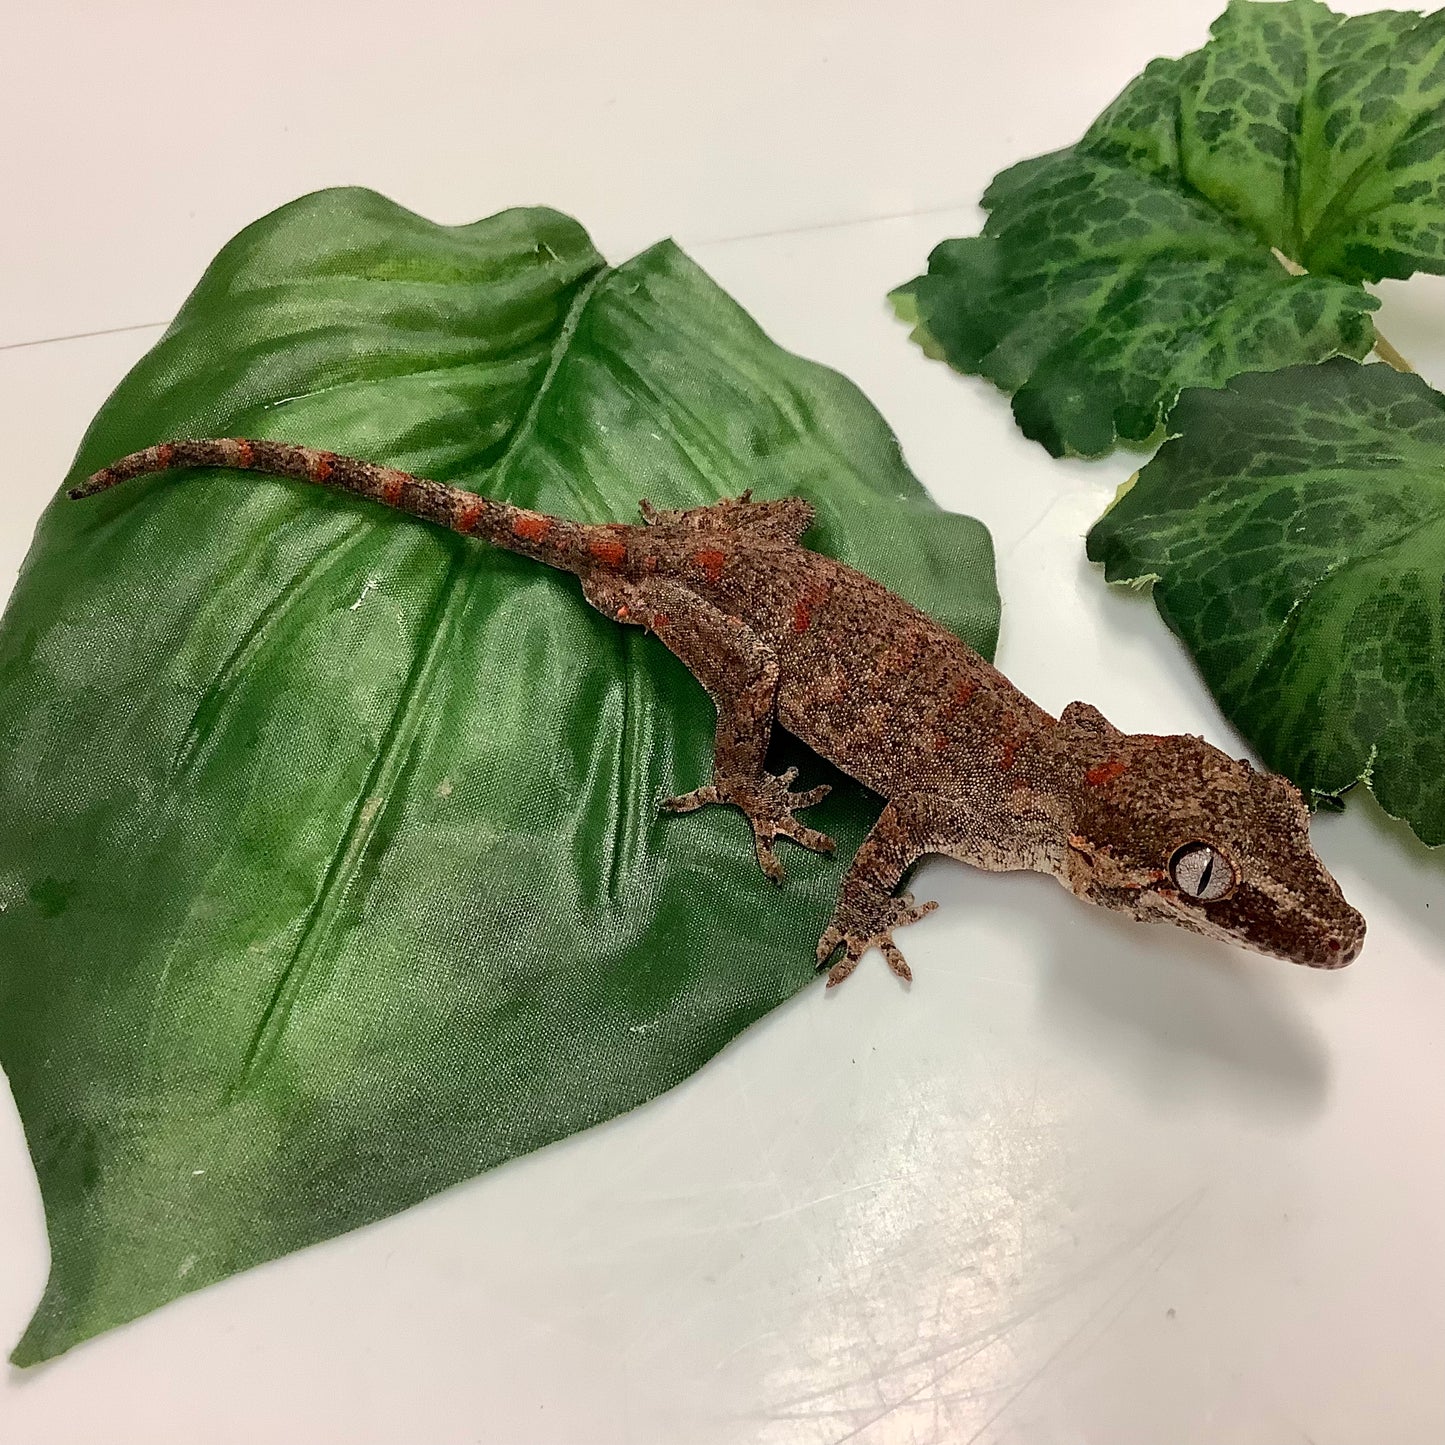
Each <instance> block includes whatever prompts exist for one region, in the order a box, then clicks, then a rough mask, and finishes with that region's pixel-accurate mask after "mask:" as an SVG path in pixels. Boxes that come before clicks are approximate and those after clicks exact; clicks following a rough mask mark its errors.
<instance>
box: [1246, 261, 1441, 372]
mask: <svg viewBox="0 0 1445 1445" xmlns="http://www.w3.org/2000/svg"><path fill="white" fill-rule="evenodd" d="M1269 249H1270V250H1271V252H1273V254H1274V259H1275V260H1276V261H1278V262H1279V264H1280V265H1281V266H1283V267H1284V269H1285V270H1286V271H1288V272H1289V274H1290V275H1291V276H1308V275H1309V272H1308V271H1306V270H1305V268H1304V267H1303V266H1301V265H1300V263H1299V262H1298V261H1295V260H1292V259H1291V258H1290V257H1288V256H1286V255H1285V253H1284V252H1283V251H1281V250H1280V249H1279V247H1278V246H1271V247H1270V248H1269ZM1375 355H1376V356H1378V357H1379V358H1380V360H1381V361H1383V362H1384V363H1385V365H1386V366H1393V367H1394V368H1395V370H1396V371H1408V372H1410V373H1412V374H1413V373H1414V370H1415V368H1414V367H1413V366H1411V365H1410V363H1409V362H1408V361H1406V360H1405V358H1404V357H1403V356H1401V355H1400V353H1399V352H1398V351H1396V350H1395V348H1394V346H1392V345H1391V344H1390V342H1389V341H1388V340H1386V338H1385V337H1384V336H1383V335H1381V333H1380V328H1379V327H1378V326H1376V327H1375Z"/></svg>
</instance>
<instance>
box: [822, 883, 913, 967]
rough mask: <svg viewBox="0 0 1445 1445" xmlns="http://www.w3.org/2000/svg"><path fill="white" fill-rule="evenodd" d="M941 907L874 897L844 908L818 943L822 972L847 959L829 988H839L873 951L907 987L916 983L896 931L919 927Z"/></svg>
mask: <svg viewBox="0 0 1445 1445" xmlns="http://www.w3.org/2000/svg"><path fill="white" fill-rule="evenodd" d="M937 907H938V904H937V903H935V902H933V901H931V900H930V901H929V902H927V903H916V902H914V899H913V895H912V894H911V893H904V894H902V895H900V896H898V897H896V898H895V897H892V896H881V897H880V896H877V895H875V896H872V897H863V898H855V899H854V900H852V901H851V902H849V903H846V904H840V905H839V908H838V911H837V913H835V914H834V915H833V918H832V920H831V921H830V922H829V924H828V926H827V928H825V929H824V930H823V936H822V937H821V938H820V939H819V940H818V966H819V967H820V968H821V967H822V966H823V965H824V964H826V963H827V962H828V960H829V959H830V958H832V956H833V955H834V953H836V952H837V951H838V949H839V948H842V949H843V957H842V958H841V959H840V960H839V961H838V962H837V963H836V964H835V965H834V966H833V969H832V971H831V972H830V973H829V974H828V987H829V988H835V987H836V986H837V985H838V984H840V983H842V982H843V980H844V979H845V978H847V977H848V976H849V974H851V973H852V972H853V970H854V969H856V968H857V967H858V964H859V961H860V960H861V959H862V957H863V955H864V954H865V953H867V952H868V950H869V949H870V948H876V949H877V950H878V951H879V952H880V953H881V954H882V955H883V959H884V962H886V963H887V965H888V967H889V968H890V969H891V970H892V971H893V972H894V973H895V974H896V975H897V976H898V977H899V978H901V979H903V980H904V982H906V983H911V982H912V981H913V970H912V969H911V968H909V966H908V960H907V959H905V958H904V957H903V951H902V950H901V949H900V948H899V947H898V945H897V944H896V943H895V942H894V941H893V930H894V929H895V928H902V927H904V926H905V925H907V924H909V923H917V922H918V920H919V919H920V918H925V917H927V916H928V914H930V913H932V912H933V911H934V909H935V908H937Z"/></svg>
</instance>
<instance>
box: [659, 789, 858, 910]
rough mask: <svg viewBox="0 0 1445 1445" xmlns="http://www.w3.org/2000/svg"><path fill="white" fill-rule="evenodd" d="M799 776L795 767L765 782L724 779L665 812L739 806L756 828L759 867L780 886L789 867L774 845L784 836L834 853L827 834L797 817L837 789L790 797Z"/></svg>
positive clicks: (666, 805) (670, 802) (672, 801)
mask: <svg viewBox="0 0 1445 1445" xmlns="http://www.w3.org/2000/svg"><path fill="white" fill-rule="evenodd" d="M797 776H798V770H797V768H789V769H788V770H787V772H785V773H782V774H781V775H778V776H774V775H773V774H772V773H764V774H763V775H762V777H761V778H732V779H723V780H719V781H717V782H713V783H709V784H708V786H707V787H705V788H694V789H693V790H692V792H690V793H683V794H681V795H680V796H678V797H676V798H668V799H666V800H665V801H664V802H663V804H662V809H663V811H664V812H665V813H692V812H696V811H697V809H699V808H705V807H708V806H709V805H711V804H713V803H723V804H727V805H729V806H731V807H734V808H737V809H738V810H739V811H740V812H742V813H743V815H744V816H745V817H746V818H747V820H748V822H749V823H750V824H751V825H752V829H753V848H754V851H755V852H756V853H757V857H758V866H759V867H760V868H761V869H762V870H763V872H764V873H765V874H767V876H768V877H769V878H771V879H772V881H773V882H774V883H781V882H782V881H783V865H782V864H781V863H780V862H779V861H778V855H777V854H776V853H774V852H773V844H774V843H775V842H776V841H777V840H778V839H779V838H787V839H789V840H790V841H792V842H794V843H796V844H797V845H798V846H799V847H800V848H808V849H811V850H812V851H813V852H814V853H831V852H832V851H833V846H834V845H833V840H832V839H831V838H830V837H829V836H828V835H827V834H826V833H820V832H819V831H818V830H817V829H816V828H808V827H805V826H804V825H803V824H802V823H800V822H799V821H798V820H797V818H795V817H794V816H793V814H794V813H795V812H796V811H797V810H799V809H801V808H811V807H812V806H813V805H814V804H815V803H821V802H822V801H823V799H824V798H826V797H827V796H828V794H829V793H830V792H831V791H832V788H831V786H830V785H829V784H827V783H820V784H819V785H818V786H817V787H816V788H808V789H806V790H804V791H803V792H800V793H790V792H789V791H788V789H789V787H790V786H791V785H792V782H793V779H794V778H796V777H797Z"/></svg>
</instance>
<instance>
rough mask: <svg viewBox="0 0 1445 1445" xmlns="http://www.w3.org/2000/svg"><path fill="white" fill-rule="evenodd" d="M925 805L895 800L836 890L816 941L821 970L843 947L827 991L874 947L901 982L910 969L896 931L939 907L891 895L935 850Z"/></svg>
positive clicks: (909, 977)
mask: <svg viewBox="0 0 1445 1445" xmlns="http://www.w3.org/2000/svg"><path fill="white" fill-rule="evenodd" d="M929 811H930V810H929V809H928V807H927V805H926V803H925V802H923V801H921V800H920V801H918V802H916V803H915V802H914V800H911V799H910V800H908V801H906V802H900V800H898V799H896V798H895V799H894V800H893V801H892V802H891V803H889V804H888V806H887V807H886V808H884V810H883V812H882V813H881V814H880V815H879V818H878V821H877V822H876V823H875V824H874V825H873V830H872V832H870V833H869V834H868V836H867V837H866V838H865V839H864V840H863V846H862V847H861V848H859V850H858V852H857V854H856V855H855V857H854V859H853V866H852V867H851V868H850V869H849V870H848V876H847V877H846V878H844V880H843V886H842V888H840V889H839V890H838V904H837V907H836V908H835V909H834V912H833V917H832V920H831V921H830V922H829V924H828V926H827V928H825V929H824V930H823V936H822V937H821V938H820V939H819V940H818V967H819V968H822V967H823V966H824V965H825V964H826V963H827V962H828V961H829V959H831V958H832V957H833V955H834V954H835V953H837V952H838V950H839V949H840V948H841V949H842V950H843V956H842V958H840V959H839V960H838V962H837V963H835V964H834V965H833V967H832V969H831V970H830V971H829V973H828V987H829V988H833V987H835V986H836V985H838V984H840V983H842V982H843V980H844V979H845V978H847V977H848V975H849V974H851V973H852V972H853V970H854V969H855V968H857V967H858V964H859V963H860V962H861V961H862V958H863V955H864V954H865V953H867V952H868V950H869V949H870V948H874V947H876V948H878V949H879V950H880V951H881V952H882V954H883V957H884V958H885V959H886V960H887V963H888V967H889V968H891V969H892V970H893V972H894V973H896V974H897V975H898V977H899V978H902V979H911V978H912V977H913V972H912V970H911V969H910V968H909V967H908V962H907V960H906V959H905V958H904V957H903V954H902V953H901V952H900V951H899V948H898V945H897V944H896V943H894V941H893V930H894V929H896V928H902V927H904V926H905V925H907V924H909V923H916V922H917V921H918V920H919V919H920V918H923V917H924V916H925V915H927V914H929V913H932V912H933V910H934V909H935V908H937V907H938V904H936V903H916V902H915V901H914V899H913V895H912V894H911V893H904V894H902V895H899V896H897V897H895V896H894V893H893V890H894V889H895V888H896V887H897V886H898V884H899V881H900V880H901V879H902V877H903V875H904V874H905V873H906V872H907V871H908V869H909V868H910V867H911V866H912V865H913V864H914V863H915V862H917V860H918V859H919V858H921V857H922V856H923V855H924V854H925V853H931V852H934V851H935V845H934V843H933V838H934V834H935V832H936V829H935V827H934V826H933V825H932V820H931V819H930V818H929V816H928V814H929Z"/></svg>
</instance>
